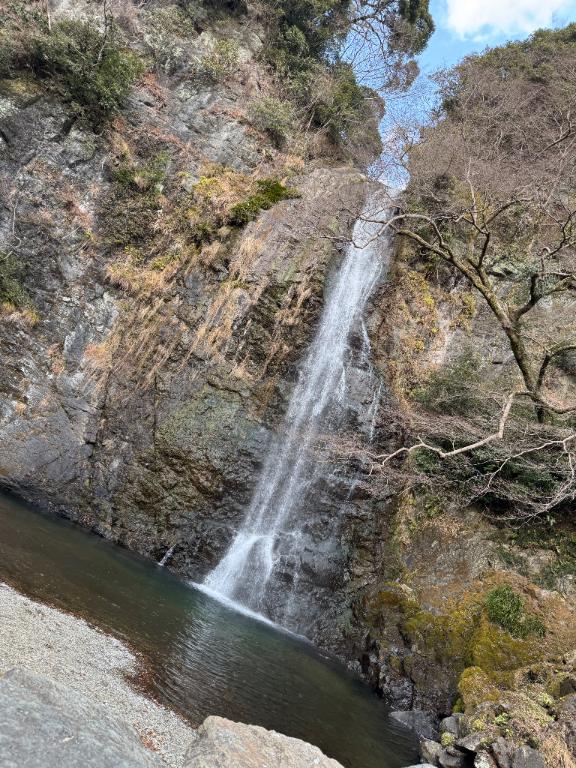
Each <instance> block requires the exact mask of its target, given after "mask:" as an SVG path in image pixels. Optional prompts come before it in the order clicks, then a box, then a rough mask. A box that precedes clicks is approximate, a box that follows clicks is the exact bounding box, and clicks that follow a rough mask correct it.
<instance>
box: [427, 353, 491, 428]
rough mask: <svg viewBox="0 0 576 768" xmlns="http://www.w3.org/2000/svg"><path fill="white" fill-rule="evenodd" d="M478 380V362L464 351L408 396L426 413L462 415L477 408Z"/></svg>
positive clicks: (471, 354) (479, 374)
mask: <svg viewBox="0 0 576 768" xmlns="http://www.w3.org/2000/svg"><path fill="white" fill-rule="evenodd" d="M481 380H482V374H481V372H480V365H479V361H478V359H477V358H476V357H475V355H474V354H473V353H472V352H470V351H466V352H464V353H463V354H461V355H459V357H457V358H455V359H454V360H453V361H452V362H450V363H449V364H447V365H443V366H442V367H441V368H438V369H437V370H436V371H434V372H433V373H432V374H431V375H430V376H429V378H428V379H427V380H426V381H425V382H424V383H423V385H422V386H421V387H419V388H418V389H415V390H414V391H413V392H412V397H413V398H414V400H416V401H417V402H418V403H420V404H421V405H423V406H425V407H426V408H427V409H428V410H430V411H435V412H438V413H445V414H450V415H454V416H463V415H466V414H468V413H470V412H474V410H475V409H476V410H477V409H478V406H479V396H480V395H479V389H480V384H481Z"/></svg>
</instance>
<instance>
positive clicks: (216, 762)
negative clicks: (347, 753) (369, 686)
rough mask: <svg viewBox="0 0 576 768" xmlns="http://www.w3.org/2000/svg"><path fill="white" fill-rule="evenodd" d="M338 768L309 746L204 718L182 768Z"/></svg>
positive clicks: (260, 730)
mask: <svg viewBox="0 0 576 768" xmlns="http://www.w3.org/2000/svg"><path fill="white" fill-rule="evenodd" d="M270 766H274V768H342V766H341V765H340V763H337V762H336V760H332V759H331V758H329V757H326V756H325V755H324V754H322V752H321V751H320V750H319V749H318V747H313V746H312V745H311V744H307V743H306V742H304V741H300V739H293V738H291V737H290V736H283V735H282V734H280V733H276V732H275V731H267V730H266V729H265V728H261V727H260V726H258V725H244V724H243V723H234V722H232V721H231V720H226V719H225V718H223V717H208V718H206V720H205V721H204V723H203V724H202V725H201V726H200V728H199V729H198V735H197V739H196V741H195V742H194V743H193V744H192V746H191V747H190V748H189V750H188V753H187V755H186V760H185V768H270Z"/></svg>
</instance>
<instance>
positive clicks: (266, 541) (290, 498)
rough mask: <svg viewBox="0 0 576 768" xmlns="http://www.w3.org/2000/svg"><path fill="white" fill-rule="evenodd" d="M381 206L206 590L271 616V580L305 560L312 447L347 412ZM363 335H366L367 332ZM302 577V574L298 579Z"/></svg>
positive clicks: (373, 201) (365, 227) (338, 282)
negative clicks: (352, 342)
mask: <svg viewBox="0 0 576 768" xmlns="http://www.w3.org/2000/svg"><path fill="white" fill-rule="evenodd" d="M379 197H380V198H381V197H382V195H380V196H379ZM382 208H383V206H382V201H381V199H377V196H376V195H375V196H374V197H373V198H369V199H368V201H367V203H366V204H365V206H364V211H363V215H364V216H365V217H366V218H372V219H376V221H364V220H363V218H362V217H360V218H359V219H358V220H357V221H356V223H355V226H354V229H353V235H352V242H351V243H350V244H349V246H348V248H347V252H346V255H345V257H344V259H343V262H342V265H341V267H340V269H339V272H338V274H337V276H336V278H335V281H334V284H333V285H332V287H331V290H330V291H329V292H328V296H327V299H326V304H325V307H324V311H323V313H322V317H321V320H320V323H319V326H318V329H317V331H316V335H315V338H314V340H313V341H312V344H311V346H310V348H309V350H308V353H307V355H306V358H305V360H304V362H303V364H302V366H301V368H300V372H299V378H298V381H297V384H296V386H295V387H294V391H293V393H292V396H291V399H290V403H289V406H288V410H287V412H286V415H285V418H284V421H283V425H282V429H281V431H280V435H279V437H278V439H277V441H276V444H275V445H274V446H273V447H272V449H271V450H270V451H269V453H268V456H267V459H266V461H265V463H264V467H263V469H262V472H261V475H260V478H259V481H258V484H257V486H256V489H255V492H254V495H253V498H252V502H251V504H250V507H249V509H248V511H247V514H246V517H245V519H244V523H243V524H242V526H241V528H240V529H239V530H238V532H237V533H236V536H235V537H234V539H233V541H232V543H231V545H230V547H229V549H228V551H227V552H226V553H225V555H224V557H223V558H222V559H221V561H220V563H219V564H218V565H217V566H216V568H214V570H213V571H212V572H211V573H209V574H208V576H207V577H206V579H205V582H204V585H203V586H204V588H205V589H206V590H207V591H210V592H211V593H214V594H216V596H219V597H221V598H223V599H226V600H227V601H229V600H231V601H234V602H235V603H238V604H240V605H241V606H244V607H246V608H248V609H250V610H251V611H256V612H258V613H263V614H266V613H267V604H266V603H267V600H266V598H267V592H268V586H269V583H270V580H271V577H272V576H273V574H274V573H275V571H276V570H277V569H279V568H280V567H281V565H282V563H286V562H287V560H289V559H290V558H292V559H294V557H296V558H297V556H298V552H299V542H300V538H301V533H302V530H303V527H304V525H305V524H306V521H307V519H308V518H309V515H307V514H306V508H305V506H306V504H305V502H306V500H307V490H308V489H309V488H310V487H311V485H312V484H313V480H314V477H315V474H316V473H317V472H318V471H319V469H318V467H316V466H315V465H316V464H317V460H316V457H315V455H314V452H313V451H312V450H311V449H312V448H313V445H314V443H315V440H316V438H317V437H318V436H319V434H320V430H321V428H322V427H326V426H327V423H328V421H329V418H330V414H331V412H332V411H333V410H334V409H337V408H340V409H341V408H342V407H343V400H345V397H346V362H347V357H348V355H349V351H350V350H349V339H350V335H351V332H352V331H353V329H354V328H355V327H357V326H358V324H359V323H360V322H361V320H362V311H363V309H364V306H365V304H366V301H367V299H368V297H369V296H370V294H371V292H372V290H373V289H374V287H375V285H376V282H377V281H378V278H379V276H380V274H381V271H382V269H383V267H384V258H383V256H384V255H385V254H386V244H385V243H383V239H382V238H376V237H375V235H376V234H377V233H378V231H379V228H380V227H381V222H382V221H384V220H385V217H386V212H385V211H383V210H382ZM360 332H361V333H362V334H366V331H365V328H364V329H362V330H361V331H360ZM378 397H379V393H378ZM371 407H372V408H373V407H374V406H371ZM369 418H372V419H373V415H370V416H369ZM298 578H299V574H298V573H297V572H295V573H294V574H293V580H294V582H297V580H298ZM292 589H293V586H292ZM286 590H290V587H286ZM284 602H285V604H287V605H288V604H289V603H290V594H288V595H285V600H284ZM276 618H278V617H276Z"/></svg>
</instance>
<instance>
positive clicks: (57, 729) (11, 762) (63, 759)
mask: <svg viewBox="0 0 576 768" xmlns="http://www.w3.org/2000/svg"><path fill="white" fill-rule="evenodd" d="M0 765H1V766H2V768H78V767H79V766H82V768H161V767H162V766H164V768H165V763H163V762H162V761H161V760H160V759H159V758H158V757H156V755H154V754H153V753H152V752H150V751H149V750H148V749H147V748H146V747H145V746H144V744H143V743H142V741H141V740H140V738H139V736H138V733H137V732H136V730H134V728H132V726H130V725H129V724H128V723H126V722H123V721H120V720H118V719H113V718H111V717H109V716H108V714H107V712H106V710H105V709H104V708H103V707H100V706H98V705H95V704H93V703H91V702H90V701H88V700H87V699H85V698H84V697H82V696H81V695H79V694H78V693H75V692H74V691H72V690H70V689H68V688H66V687H65V686H63V685H60V684H59V683H54V682H52V681H51V680H49V679H48V678H44V677H40V676H39V675H33V674H31V673H29V672H25V671H23V670H20V669H13V670H11V671H10V672H7V673H6V675H4V677H3V678H2V679H0Z"/></svg>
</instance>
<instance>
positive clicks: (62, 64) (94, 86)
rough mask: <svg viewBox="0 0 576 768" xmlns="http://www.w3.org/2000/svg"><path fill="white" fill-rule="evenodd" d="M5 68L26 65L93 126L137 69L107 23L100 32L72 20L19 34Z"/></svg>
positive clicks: (121, 96)
mask: <svg viewBox="0 0 576 768" xmlns="http://www.w3.org/2000/svg"><path fill="white" fill-rule="evenodd" d="M11 68H12V70H14V69H30V70H31V71H32V72H33V73H34V74H35V75H36V76H37V77H40V78H46V79H47V80H49V81H50V85H51V87H53V88H54V90H56V91H57V92H58V93H59V95H60V96H61V97H62V98H63V99H64V100H65V101H67V102H69V103H70V104H71V105H72V107H73V109H74V110H75V111H76V112H77V113H78V114H80V115H82V116H84V117H86V118H88V119H89V120H90V121H91V122H92V123H93V124H94V126H95V127H99V126H101V125H102V124H103V123H104V122H105V121H107V120H108V119H109V118H110V117H112V116H113V115H114V114H116V113H117V112H118V111H119V110H120V108H121V106H122V105H123V103H124V101H125V99H126V97H127V95H128V93H129V90H130V87H131V85H132V83H133V82H134V80H135V79H136V78H137V77H138V75H140V74H141V72H142V71H143V64H142V62H141V60H140V59H139V58H138V57H137V56H136V55H135V54H134V53H132V52H131V51H129V50H127V49H125V48H123V47H122V45H121V42H120V36H119V32H118V30H117V28H116V26H115V25H114V24H113V23H111V24H110V25H109V27H108V29H107V31H106V32H100V31H99V30H98V29H96V28H95V27H93V26H92V25H90V24H88V23H86V22H83V21H75V20H69V19H68V20H63V21H59V22H56V23H55V24H54V25H53V26H52V31H51V32H45V31H44V32H43V31H36V32H35V33H27V34H25V35H24V36H23V37H21V39H20V41H19V46H16V47H14V48H13V50H12V53H11Z"/></svg>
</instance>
